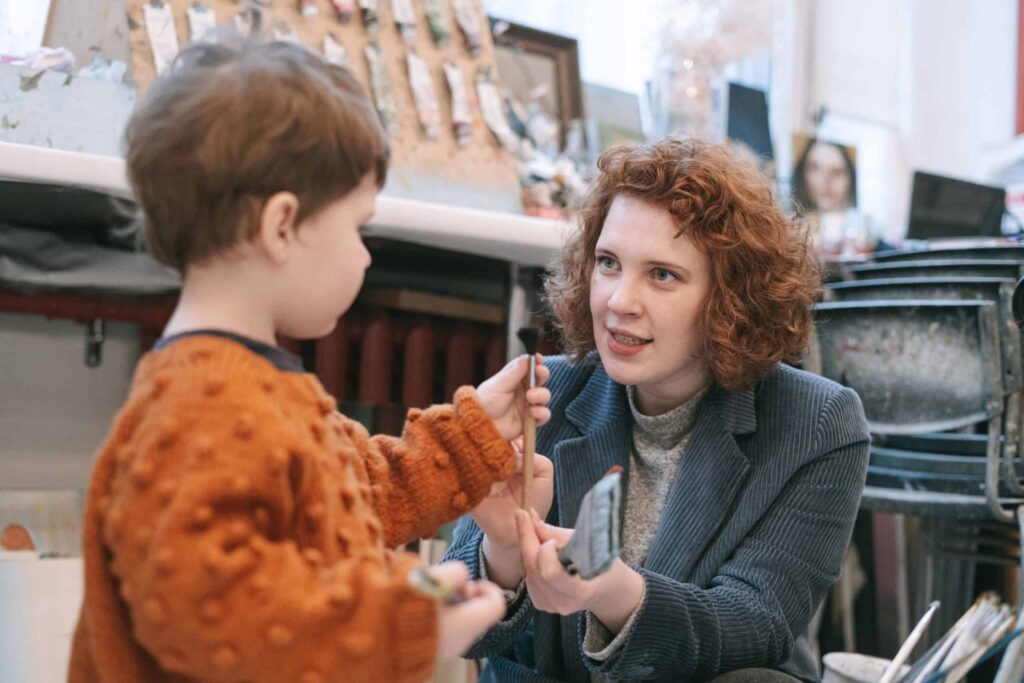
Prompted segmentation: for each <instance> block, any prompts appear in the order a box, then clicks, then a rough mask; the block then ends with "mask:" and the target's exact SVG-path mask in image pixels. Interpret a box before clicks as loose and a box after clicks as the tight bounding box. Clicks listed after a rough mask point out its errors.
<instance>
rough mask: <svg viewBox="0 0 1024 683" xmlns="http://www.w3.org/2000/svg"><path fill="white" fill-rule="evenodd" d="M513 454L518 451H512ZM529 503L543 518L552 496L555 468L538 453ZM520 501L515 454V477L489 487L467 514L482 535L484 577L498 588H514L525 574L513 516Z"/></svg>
mask: <svg viewBox="0 0 1024 683" xmlns="http://www.w3.org/2000/svg"><path fill="white" fill-rule="evenodd" d="M516 451H517V453H518V452H519V448H518V446H517V448H516ZM533 462H534V467H533V491H532V500H533V504H534V505H536V506H537V507H536V508H535V509H536V510H537V512H538V514H539V515H540V516H542V517H546V516H547V514H548V511H549V510H550V509H551V500H552V498H553V496H554V484H555V468H554V466H553V465H552V464H551V461H550V460H548V459H547V458H545V457H544V456H543V455H540V454H539V453H538V454H536V455H535V456H534V460H533ZM522 500H523V462H522V454H521V453H519V458H518V468H517V469H516V473H515V474H513V475H512V476H511V477H509V478H508V479H506V480H505V481H503V482H498V483H497V484H494V485H493V486H492V487H491V493H490V495H489V496H487V498H484V499H483V500H482V501H481V502H480V504H479V505H477V506H476V507H475V508H473V510H472V511H471V512H470V514H471V515H472V516H473V521H475V522H476V523H477V526H479V527H480V529H481V530H483V532H484V558H485V559H486V561H487V576H488V577H489V578H490V579H492V580H493V581H495V582H496V583H497V584H498V585H499V586H501V587H502V588H509V589H512V588H515V587H516V586H517V585H519V582H520V581H522V579H523V576H524V575H525V572H524V571H523V563H522V559H521V558H520V553H519V533H518V531H516V522H515V512H516V510H518V509H519V504H520V502H521V501H522Z"/></svg>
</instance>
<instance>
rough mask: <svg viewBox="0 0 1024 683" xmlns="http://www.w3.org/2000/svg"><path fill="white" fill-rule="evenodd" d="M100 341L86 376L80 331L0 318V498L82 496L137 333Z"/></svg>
mask: <svg viewBox="0 0 1024 683" xmlns="http://www.w3.org/2000/svg"><path fill="white" fill-rule="evenodd" d="M106 333H107V334H106V336H107V341H106V342H105V343H104V345H103V362H102V363H101V365H100V366H99V367H97V368H89V367H86V365H85V363H84V357H85V327H84V326H83V325H80V324H77V323H73V322H70V321H66V320H47V319H46V318H43V317H42V316H30V315H9V314H3V315H0V490H2V489H8V488H14V489H35V488H48V489H77V488H85V486H86V484H87V482H88V476H89V471H90V470H91V467H92V461H93V456H94V454H95V452H96V449H97V448H98V447H99V445H100V443H101V442H102V441H103V438H104V436H105V435H106V433H107V430H108V429H109V427H110V423H111V421H112V419H113V417H114V414H115V413H116V411H117V409H118V408H119V407H120V405H121V403H123V402H124V399H125V396H126V394H127V391H128V385H129V383H130V381H131V377H132V373H133V371H134V365H135V361H136V360H137V358H138V346H139V341H138V328H137V327H135V326H132V325H125V324H116V323H107V325H106Z"/></svg>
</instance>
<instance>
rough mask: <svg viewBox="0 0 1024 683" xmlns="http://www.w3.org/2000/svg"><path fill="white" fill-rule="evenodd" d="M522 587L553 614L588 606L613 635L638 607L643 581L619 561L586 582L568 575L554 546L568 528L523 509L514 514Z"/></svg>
mask: <svg viewBox="0 0 1024 683" xmlns="http://www.w3.org/2000/svg"><path fill="white" fill-rule="evenodd" d="M515 520H516V530H517V531H518V533H519V544H520V552H521V554H522V561H523V567H524V569H525V571H526V586H527V588H528V589H529V591H530V600H531V601H532V602H533V605H534V607H536V608H537V609H539V610H541V611H543V612H551V613H554V614H562V615H567V614H574V613H576V612H582V611H584V610H589V611H591V612H593V613H594V616H596V617H597V618H598V619H600V620H601V623H602V624H604V625H605V626H606V627H607V628H608V630H609V631H611V632H612V633H618V632H619V631H620V630H621V629H622V627H623V626H624V625H625V624H626V622H627V621H628V620H629V617H630V615H631V614H633V612H634V611H636V608H637V607H639V605H640V601H641V600H642V599H643V595H644V580H643V577H642V576H640V575H639V574H638V573H637V572H636V571H634V570H633V569H632V568H630V567H629V566H628V565H627V564H626V563H624V562H623V561H622V560H620V559H616V560H615V563H614V564H613V565H612V566H611V568H610V569H609V570H608V571H607V572H605V573H604V574H601V575H600V576H597V577H594V578H593V579H590V580H589V581H586V580H584V579H581V578H580V577H578V576H573V575H572V574H569V572H567V571H566V570H565V567H564V566H562V563H561V561H560V560H559V559H558V549H559V548H561V547H563V546H565V545H566V544H567V543H568V542H569V539H570V538H571V537H572V533H573V532H572V529H563V528H560V527H556V526H552V525H550V524H545V523H544V522H543V521H541V520H540V519H539V518H537V517H533V518H531V517H530V516H529V515H527V514H526V513H525V512H523V511H522V510H517V511H516V512H515Z"/></svg>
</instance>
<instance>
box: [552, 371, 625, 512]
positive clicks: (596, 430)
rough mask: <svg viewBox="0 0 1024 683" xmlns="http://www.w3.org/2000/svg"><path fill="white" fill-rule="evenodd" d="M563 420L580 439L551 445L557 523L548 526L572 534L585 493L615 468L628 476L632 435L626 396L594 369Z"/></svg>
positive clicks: (570, 439)
mask: <svg viewBox="0 0 1024 683" xmlns="http://www.w3.org/2000/svg"><path fill="white" fill-rule="evenodd" d="M565 415H566V418H567V419H568V421H569V422H571V423H572V424H573V425H575V427H576V429H577V430H578V431H579V432H580V434H581V435H580V436H578V437H575V438H569V439H565V440H562V441H560V442H559V443H558V444H557V445H555V448H554V451H553V454H552V457H553V458H554V460H555V462H556V473H557V474H556V477H555V491H556V498H557V503H558V507H557V509H558V519H557V520H552V521H554V522H555V523H557V524H559V525H560V526H563V527H567V528H572V527H574V526H575V525H576V515H577V514H579V509H580V502H581V501H582V499H583V496H584V495H585V494H586V492H587V491H588V490H589V489H590V487H592V486H593V485H594V484H596V483H597V482H598V480H599V479H601V477H603V476H604V475H605V473H606V472H607V471H608V470H609V469H610V468H611V467H612V466H614V465H619V466H620V467H622V468H623V469H624V470H627V474H628V466H629V454H630V443H631V435H632V431H631V424H630V423H631V418H630V415H629V404H628V402H627V399H626V390H625V388H624V387H623V386H622V385H620V384H616V383H615V382H613V381H612V380H611V379H610V378H609V377H608V375H606V374H605V372H604V369H603V368H601V367H600V366H598V367H597V368H596V369H595V370H594V374H593V375H592V376H591V378H590V381H589V382H588V383H587V385H586V386H585V387H584V388H583V391H581V392H580V393H579V395H578V396H577V397H576V398H575V399H574V400H573V401H572V402H571V403H570V404H569V405H568V406H567V407H566V411H565Z"/></svg>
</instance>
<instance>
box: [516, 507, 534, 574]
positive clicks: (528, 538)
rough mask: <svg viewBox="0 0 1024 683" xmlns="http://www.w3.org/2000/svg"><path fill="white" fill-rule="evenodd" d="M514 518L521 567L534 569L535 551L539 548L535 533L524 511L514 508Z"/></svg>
mask: <svg viewBox="0 0 1024 683" xmlns="http://www.w3.org/2000/svg"><path fill="white" fill-rule="evenodd" d="M515 518H516V531H517V532H518V534H519V552H520V553H521V554H522V557H523V567H524V568H525V569H526V571H528V572H529V571H531V570H534V571H535V570H536V568H537V551H538V550H539V549H540V541H539V539H538V538H537V533H536V531H535V530H534V528H533V524H532V523H531V522H530V518H529V516H528V515H527V514H526V513H525V512H523V511H522V510H516V511H515Z"/></svg>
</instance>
